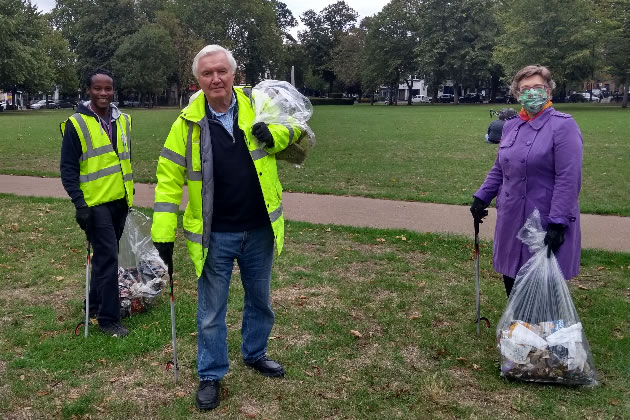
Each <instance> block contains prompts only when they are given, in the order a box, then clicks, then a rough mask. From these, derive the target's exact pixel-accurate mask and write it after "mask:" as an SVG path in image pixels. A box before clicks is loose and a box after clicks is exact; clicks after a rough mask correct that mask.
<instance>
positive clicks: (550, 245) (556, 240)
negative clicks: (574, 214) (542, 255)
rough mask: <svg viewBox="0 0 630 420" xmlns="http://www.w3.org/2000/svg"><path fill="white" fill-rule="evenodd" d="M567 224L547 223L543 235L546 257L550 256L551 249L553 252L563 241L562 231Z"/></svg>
mask: <svg viewBox="0 0 630 420" xmlns="http://www.w3.org/2000/svg"><path fill="white" fill-rule="evenodd" d="M565 230H567V226H566V225H563V224H561V223H549V226H547V234H546V235H545V245H547V258H551V251H553V253H554V254H555V253H556V252H557V251H558V248H560V245H562V244H563V243H564V231H565Z"/></svg>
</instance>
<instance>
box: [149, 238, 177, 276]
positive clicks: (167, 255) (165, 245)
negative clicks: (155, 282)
mask: <svg viewBox="0 0 630 420" xmlns="http://www.w3.org/2000/svg"><path fill="white" fill-rule="evenodd" d="M174 245H175V243H174V242H153V246H155V249H157V250H158V254H160V258H162V261H164V264H166V267H167V268H168V275H169V276H172V275H173V247H174Z"/></svg>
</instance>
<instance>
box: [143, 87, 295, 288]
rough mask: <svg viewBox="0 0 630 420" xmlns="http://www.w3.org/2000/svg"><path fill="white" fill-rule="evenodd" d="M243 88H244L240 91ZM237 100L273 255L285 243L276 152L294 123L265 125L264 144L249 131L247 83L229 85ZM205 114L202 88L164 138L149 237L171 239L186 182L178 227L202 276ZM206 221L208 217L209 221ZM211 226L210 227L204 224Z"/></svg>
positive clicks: (288, 138)
mask: <svg viewBox="0 0 630 420" xmlns="http://www.w3.org/2000/svg"><path fill="white" fill-rule="evenodd" d="M244 90H245V92H244ZM234 92H235V93H236V101H237V104H238V126H239V128H240V129H241V130H243V132H244V133H245V142H246V143H247V148H248V150H249V153H250V155H251V158H252V160H253V161H254V166H255V167H256V174H257V175H258V181H259V182H260V188H261V190H262V193H263V198H264V200H265V206H266V208H267V212H268V214H269V221H270V222H271V227H272V228H273V233H274V237H275V242H276V250H277V252H278V254H280V252H282V246H283V244H284V216H283V213H282V185H281V184H280V180H279V179H278V170H277V167H276V158H275V153H278V152H280V151H281V150H283V149H285V148H286V147H287V146H289V145H290V144H291V143H293V142H294V141H296V140H297V139H298V138H299V137H300V130H299V129H298V128H297V127H292V126H284V125H275V124H271V125H269V131H271V134H272V135H273V139H274V147H272V148H263V147H261V146H259V143H258V141H257V140H256V139H254V138H253V136H252V130H251V127H252V123H253V121H254V118H255V112H254V108H253V105H252V101H251V88H242V87H237V88H234ZM205 116H206V97H205V95H204V94H203V93H201V94H200V95H199V96H198V97H196V98H195V99H194V100H193V101H192V102H191V103H190V104H189V105H188V106H187V107H186V108H184V109H183V110H182V112H181V114H180V115H179V117H178V118H177V120H175V122H174V123H173V125H172V126H171V131H170V133H169V135H168V137H167V138H166V142H165V143H164V148H163V149H162V152H161V154H160V157H159V159H158V166H157V171H156V176H157V180H158V183H157V186H156V187H155V204H154V206H153V211H154V212H153V225H152V227H151V237H152V239H153V242H174V241H175V229H176V228H177V212H178V210H179V205H180V203H181V198H182V192H183V185H184V183H187V185H188V204H187V206H186V210H185V212H184V219H183V228H184V236H185V238H186V245H187V248H188V253H189V255H190V258H191V259H192V261H193V264H194V265H195V271H196V273H197V277H200V276H201V271H202V269H203V264H204V262H205V259H206V256H207V254H208V249H207V248H204V247H203V244H202V238H203V232H204V223H203V211H202V210H203V209H202V203H203V198H202V196H201V192H202V175H201V167H202V163H201V127H200V123H201V121H202V120H203V118H204V117H205ZM209 222H211V221H209ZM206 228H207V229H210V226H206Z"/></svg>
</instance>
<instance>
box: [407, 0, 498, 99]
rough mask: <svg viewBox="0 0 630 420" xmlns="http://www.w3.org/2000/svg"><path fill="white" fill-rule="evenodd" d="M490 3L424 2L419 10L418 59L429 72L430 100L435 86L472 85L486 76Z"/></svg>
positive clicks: (489, 56)
mask: <svg viewBox="0 0 630 420" xmlns="http://www.w3.org/2000/svg"><path fill="white" fill-rule="evenodd" d="M493 3H494V2H493V1H492V0H453V1H449V2H443V1H441V0H427V1H425V2H424V4H423V7H422V25H421V26H422V36H421V39H422V42H421V44H420V48H419V51H418V52H419V57H420V61H421V63H422V64H423V66H424V67H425V68H426V70H427V73H429V74H430V75H431V76H430V80H431V87H432V90H433V98H434V99H435V98H436V96H437V91H438V87H439V86H438V84H439V83H440V82H442V81H443V80H444V79H451V80H452V81H453V90H454V92H453V93H454V97H455V103H458V90H459V89H458V87H459V86H460V85H461V84H463V83H476V82H477V80H479V79H485V78H487V77H488V76H489V75H490V73H489V69H490V67H491V59H492V48H493V39H494V36H495V29H494V28H495V27H496V24H495V21H494V15H493V13H492V5H493Z"/></svg>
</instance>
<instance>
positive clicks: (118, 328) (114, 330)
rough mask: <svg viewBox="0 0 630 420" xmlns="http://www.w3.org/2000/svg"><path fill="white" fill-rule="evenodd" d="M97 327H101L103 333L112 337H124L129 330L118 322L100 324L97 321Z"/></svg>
mask: <svg viewBox="0 0 630 420" xmlns="http://www.w3.org/2000/svg"><path fill="white" fill-rule="evenodd" d="M98 327H99V328H100V329H101V331H103V333H105V334H107V335H110V336H112V337H126V336H127V334H129V330H128V329H127V328H126V327H125V326H124V325H123V324H121V323H120V322H114V323H112V324H107V325H101V324H100V323H99V324H98Z"/></svg>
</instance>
